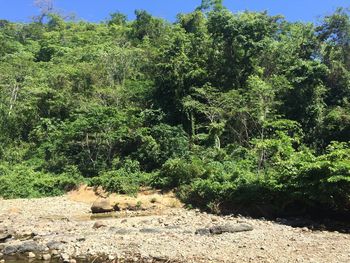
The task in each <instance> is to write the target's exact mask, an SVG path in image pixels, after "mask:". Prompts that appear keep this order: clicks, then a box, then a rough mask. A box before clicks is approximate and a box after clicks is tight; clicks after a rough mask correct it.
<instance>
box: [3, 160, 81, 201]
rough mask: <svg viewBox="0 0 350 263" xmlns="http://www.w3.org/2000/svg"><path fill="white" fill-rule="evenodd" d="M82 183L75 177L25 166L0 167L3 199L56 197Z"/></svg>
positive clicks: (4, 165)
mask: <svg viewBox="0 0 350 263" xmlns="http://www.w3.org/2000/svg"><path fill="white" fill-rule="evenodd" d="M82 181H83V179H82V178H80V177H79V176H77V175H72V174H69V173H64V174H60V175H54V174H48V173H44V172H41V171H35V170H33V168H31V167H29V166H26V165H16V166H14V167H11V168H10V167H9V166H8V165H7V164H2V165H1V167H0V195H1V196H2V197H3V198H37V197H43V196H57V195H61V194H63V193H64V192H66V191H69V190H72V189H74V188H75V187H76V186H78V185H79V184H80V183H81V182H82Z"/></svg>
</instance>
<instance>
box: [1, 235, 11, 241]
mask: <svg viewBox="0 0 350 263" xmlns="http://www.w3.org/2000/svg"><path fill="white" fill-rule="evenodd" d="M11 237H12V235H11V234H10V233H0V243H5V242H6V240H7V239H9V238H11Z"/></svg>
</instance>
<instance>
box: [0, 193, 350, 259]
mask: <svg viewBox="0 0 350 263" xmlns="http://www.w3.org/2000/svg"><path fill="white" fill-rule="evenodd" d="M90 208H91V205H89V204H86V203H83V202H76V201H71V200H69V199H68V197H67V196H63V197H54V198H43V199H31V200H27V199H26V200H22V199H18V200H0V229H5V230H6V229H14V231H15V233H14V236H15V237H16V238H15V239H10V240H9V241H6V243H4V244H2V245H4V247H3V249H2V251H1V249H0V253H2V254H4V255H6V254H11V253H15V252H16V251H18V250H19V249H20V250H21V251H22V252H32V253H34V254H35V255H36V256H37V257H39V256H40V257H41V258H42V257H43V254H40V253H44V254H45V255H46V257H47V258H48V257H49V255H51V256H53V257H58V256H60V257H61V259H63V260H64V261H65V262H74V260H76V259H79V258H83V257H85V258H94V257H97V256H98V255H104V256H105V257H106V260H108V259H109V260H111V259H124V260H129V261H131V260H132V261H134V262H138V261H139V262H281V263H283V262H320V263H321V262H325V263H326V262H327V263H329V262H344V263H345V262H350V236H349V234H342V233H338V232H328V231H311V230H309V229H307V228H302V227H300V228H298V227H297V228H293V227H291V226H288V225H284V224H281V223H277V222H273V221H268V220H264V219H261V220H257V219H250V218H243V217H232V216H216V215H211V214H206V213H201V212H199V211H197V210H186V209H183V208H167V209H164V210H163V211H158V212H157V213H156V214H155V215H146V216H143V215H142V214H140V213H137V214H133V212H129V213H128V218H127V220H125V219H126V218H125V217H124V216H120V217H118V214H117V216H116V217H113V218H108V217H106V218H104V219H101V218H100V219H98V220H91V219H90V215H91V214H90V213H91V212H90V211H91V210H90ZM124 214H125V213H124ZM124 214H123V215H124ZM148 214H149V213H148ZM120 215H122V214H120ZM96 222H98V223H97V224H98V225H101V224H102V225H103V227H98V228H96V227H95V228H94V227H93V226H94V225H95V226H96ZM223 226H224V227H223ZM239 226H240V227H239ZM242 226H244V227H243V228H242ZM237 229H239V230H242V229H244V230H245V232H235V230H237ZM198 230H200V231H203V233H204V232H205V234H200V235H199V234H195V233H196V232H197V233H198ZM213 232H215V234H213ZM33 233H35V234H33ZM28 236H29V238H30V239H29V240H28ZM24 237H26V238H25V239H26V240H23V239H24ZM32 239H35V241H33V240H32ZM29 250H32V251H29ZM38 252H39V253H38ZM135 260H136V261H135ZM78 262H79V261H78Z"/></svg>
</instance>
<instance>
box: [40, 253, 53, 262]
mask: <svg viewBox="0 0 350 263" xmlns="http://www.w3.org/2000/svg"><path fill="white" fill-rule="evenodd" d="M42 259H43V260H44V261H49V260H50V259H51V255H50V254H44V255H43V256H42Z"/></svg>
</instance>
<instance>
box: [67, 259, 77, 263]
mask: <svg viewBox="0 0 350 263" xmlns="http://www.w3.org/2000/svg"><path fill="white" fill-rule="evenodd" d="M69 263H77V261H76V260H75V259H71V260H69Z"/></svg>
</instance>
